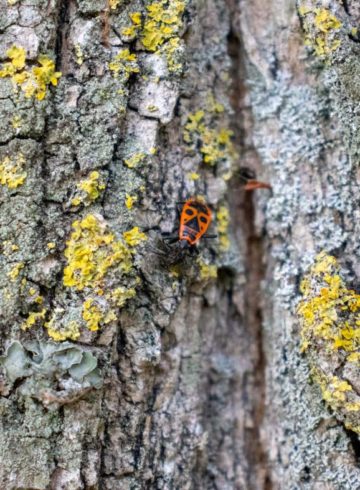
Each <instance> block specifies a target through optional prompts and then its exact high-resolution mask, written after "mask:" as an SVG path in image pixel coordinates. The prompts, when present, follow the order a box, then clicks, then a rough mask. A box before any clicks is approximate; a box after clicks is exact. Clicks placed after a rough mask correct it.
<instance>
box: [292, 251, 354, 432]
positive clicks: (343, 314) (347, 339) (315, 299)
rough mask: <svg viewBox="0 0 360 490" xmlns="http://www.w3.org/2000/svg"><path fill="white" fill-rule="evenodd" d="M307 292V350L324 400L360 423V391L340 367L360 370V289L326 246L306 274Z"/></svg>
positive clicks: (303, 308)
mask: <svg viewBox="0 0 360 490" xmlns="http://www.w3.org/2000/svg"><path fill="white" fill-rule="evenodd" d="M301 292H302V295H303V299H302V301H301V302H300V303H299V306H298V314H299V317H300V321H301V340H302V344H301V348H302V351H303V352H306V353H307V354H308V356H309V360H310V365H311V369H312V374H313V377H314V379H315V380H316V381H317V382H318V383H319V385H320V387H321V390H322V394H323V398H324V400H325V401H326V402H327V403H328V404H329V405H330V406H331V408H332V409H333V410H335V411H336V413H337V415H338V416H339V418H341V419H344V420H345V422H346V424H348V425H351V426H352V427H358V426H360V418H358V417H357V416H356V412H358V411H360V396H359V394H358V393H357V392H356V391H355V389H354V388H353V386H352V385H351V384H350V383H349V380H348V379H345V378H344V377H343V376H342V375H341V372H340V371H339V370H338V369H337V368H338V366H339V365H341V366H342V370H343V372H344V369H345V368H346V367H348V368H349V370H350V371H349V372H352V371H354V370H355V371H356V372H357V373H358V374H359V369H360V295H359V294H357V293H356V292H355V291H353V290H351V289H348V288H347V287H346V284H345V283H344V281H343V279H342V277H341V276H340V268H339V265H338V263H337V260H336V259H335V257H332V256H331V255H328V254H327V253H325V252H322V253H320V254H319V255H318V256H317V258H316V261H315V263H314V265H313V266H312V267H311V269H310V271H309V273H308V274H307V275H306V276H305V277H304V279H303V281H302V283H301ZM358 374H357V376H358ZM354 430H355V429H354Z"/></svg>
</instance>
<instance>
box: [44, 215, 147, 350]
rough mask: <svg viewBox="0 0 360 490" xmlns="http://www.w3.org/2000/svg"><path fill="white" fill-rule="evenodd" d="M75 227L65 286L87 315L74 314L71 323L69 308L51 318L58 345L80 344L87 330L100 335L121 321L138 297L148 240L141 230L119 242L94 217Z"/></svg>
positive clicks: (50, 328) (47, 324)
mask: <svg viewBox="0 0 360 490" xmlns="http://www.w3.org/2000/svg"><path fill="white" fill-rule="evenodd" d="M72 227H73V231H72V233H71V235H70V238H69V240H68V241H67V242H66V249H65V252H64V255H65V258H66V259H67V265H66V267H65V269H64V274H63V284H64V286H65V287H68V288H71V289H72V290H73V291H74V292H76V293H77V295H78V297H79V300H80V302H81V313H80V312H79V311H77V312H75V313H73V314H72V318H71V320H70V321H69V318H68V317H67V315H66V311H65V310H64V309H63V308H57V309H55V310H53V311H52V312H50V315H49V316H50V318H49V320H48V321H46V322H45V327H46V328H47V331H48V334H49V335H50V337H52V338H53V339H54V340H56V341H63V340H66V339H72V340H76V339H78V337H79V336H80V332H81V326H86V327H87V328H88V329H89V330H90V331H92V332H95V331H97V330H99V329H100V328H101V326H103V325H107V324H109V323H110V322H113V321H115V320H116V319H117V313H118V310H119V308H122V307H123V306H124V305H125V303H126V301H127V300H128V299H130V298H133V297H134V296H135V294H136V291H135V287H136V285H137V284H138V283H139V280H138V278H137V277H136V273H135V270H134V264H133V262H134V254H135V250H136V247H137V246H138V245H140V244H141V243H142V242H143V241H144V240H146V239H147V237H146V235H145V233H143V232H141V231H140V230H139V228H138V227H134V228H133V229H131V230H129V231H127V232H124V233H123V237H122V240H118V239H116V237H115V235H114V233H112V232H110V231H109V229H108V226H107V224H106V222H105V220H104V219H103V218H102V216H100V215H93V214H88V215H87V216H85V217H84V218H83V219H82V220H76V221H75V222H74V223H73V225H72Z"/></svg>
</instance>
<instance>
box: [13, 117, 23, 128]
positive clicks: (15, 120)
mask: <svg viewBox="0 0 360 490" xmlns="http://www.w3.org/2000/svg"><path fill="white" fill-rule="evenodd" d="M22 123H23V121H22V119H21V117H20V116H18V115H15V116H14V117H13V118H12V120H11V126H12V127H13V128H14V129H19V128H21V126H22Z"/></svg>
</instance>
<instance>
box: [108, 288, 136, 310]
mask: <svg viewBox="0 0 360 490" xmlns="http://www.w3.org/2000/svg"><path fill="white" fill-rule="evenodd" d="M134 296H136V291H135V289H134V288H124V287H118V288H116V289H114V291H113V292H112V293H111V299H112V301H113V302H114V304H115V305H116V306H118V307H119V308H122V307H123V306H124V305H125V303H126V301H127V300H128V299H131V298H134Z"/></svg>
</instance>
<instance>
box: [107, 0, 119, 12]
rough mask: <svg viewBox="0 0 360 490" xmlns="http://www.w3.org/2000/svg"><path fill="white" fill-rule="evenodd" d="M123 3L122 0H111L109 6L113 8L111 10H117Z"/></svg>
mask: <svg viewBox="0 0 360 490" xmlns="http://www.w3.org/2000/svg"><path fill="white" fill-rule="evenodd" d="M121 3H122V0H109V7H110V8H111V10H115V9H116V8H117V7H118V5H120V4H121Z"/></svg>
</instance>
